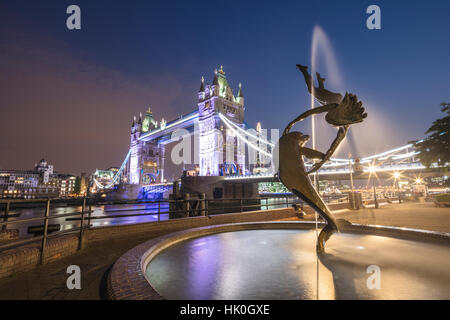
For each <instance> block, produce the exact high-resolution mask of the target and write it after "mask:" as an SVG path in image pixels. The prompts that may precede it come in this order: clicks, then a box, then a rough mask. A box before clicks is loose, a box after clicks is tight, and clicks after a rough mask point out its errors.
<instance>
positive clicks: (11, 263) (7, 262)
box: [0, 235, 78, 279]
mask: <svg viewBox="0 0 450 320" xmlns="http://www.w3.org/2000/svg"><path fill="white" fill-rule="evenodd" d="M77 249H78V237H76V236H73V235H72V236H63V237H59V238H54V239H51V238H50V239H48V241H47V246H46V252H45V258H44V263H49V262H52V261H54V260H56V259H59V258H62V257H65V256H68V255H71V254H73V253H75V252H76V251H77ZM40 256H41V243H40V242H38V243H33V244H31V245H25V246H21V247H18V248H14V249H11V250H7V251H4V252H2V253H1V254H0V279H3V278H7V277H10V276H12V275H14V274H16V273H20V272H24V271H29V270H31V269H33V268H34V267H36V266H37V265H38V264H39V262H40Z"/></svg>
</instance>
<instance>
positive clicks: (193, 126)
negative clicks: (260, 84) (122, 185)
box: [123, 67, 246, 185]
mask: <svg viewBox="0 0 450 320" xmlns="http://www.w3.org/2000/svg"><path fill="white" fill-rule="evenodd" d="M244 110H245V108H244V95H243V92H242V87H241V85H240V84H239V90H238V93H237V95H234V94H233V89H232V88H231V86H230V85H229V83H228V80H227V78H226V75H225V72H224V71H223V68H222V67H221V68H220V69H219V70H216V71H215V72H214V78H213V82H212V84H206V83H205V81H204V78H202V81H201V85H200V89H199V91H198V102H197V106H196V109H195V110H194V111H193V112H191V113H189V114H186V115H183V116H181V117H179V118H178V119H175V120H173V121H170V122H166V121H165V120H164V119H162V120H161V121H160V122H158V121H156V120H155V119H154V118H153V114H152V112H151V110H150V108H149V109H148V110H147V112H146V113H145V115H144V116H143V115H142V114H140V116H139V119H136V117H135V118H134V120H133V122H132V125H131V134H130V152H129V160H128V162H127V167H126V169H125V175H124V179H123V180H124V182H125V181H126V182H127V183H128V184H132V185H148V184H154V183H161V182H165V181H166V178H165V172H164V161H165V146H166V144H168V143H171V142H174V141H176V138H174V137H173V136H172V133H174V132H176V130H178V129H183V130H184V132H189V134H190V135H191V136H192V135H194V139H197V140H195V141H194V148H193V150H194V159H193V160H194V164H198V175H199V176H224V175H233V174H242V173H244V172H245V171H246V160H245V143H244V142H242V140H241V139H239V138H238V137H237V136H236V134H235V130H234V129H230V128H228V127H227V125H226V124H225V123H224V122H223V120H222V118H221V117H226V118H227V119H228V120H227V121H229V122H230V123H231V124H232V125H233V126H238V127H239V128H242V129H245V124H244ZM183 139H184V138H183ZM196 145H198V150H197V149H196V148H195V146H196ZM184 164H185V163H184V160H183V167H184Z"/></svg>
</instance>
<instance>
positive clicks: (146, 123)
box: [94, 67, 433, 190]
mask: <svg viewBox="0 0 450 320" xmlns="http://www.w3.org/2000/svg"><path fill="white" fill-rule="evenodd" d="M197 97H198V101H197V107H196V108H195V110H193V111H192V112H190V113H188V114H185V115H183V116H180V117H179V118H177V119H174V120H172V121H169V122H167V121H166V120H164V119H162V120H161V121H159V122H158V121H156V119H155V118H154V117H153V114H152V111H151V110H150V108H149V109H148V110H147V112H146V113H145V115H142V114H141V115H140V116H139V118H138V119H136V117H135V118H134V120H133V123H132V125H131V133H130V148H129V151H128V153H127V155H126V157H125V160H124V162H123V163H122V165H121V167H120V169H119V171H118V172H117V174H116V175H115V176H114V178H113V179H112V181H111V182H110V183H109V184H107V185H102V184H100V183H99V182H98V181H96V180H94V182H95V185H96V187H97V188H99V189H110V188H112V187H114V186H115V185H116V184H119V183H120V184H121V185H126V186H134V189H136V190H166V189H168V188H169V185H170V184H171V181H167V179H166V173H165V161H166V158H167V156H166V146H167V145H168V144H170V143H172V142H175V141H178V140H179V138H180V135H177V134H174V133H175V132H176V131H177V130H183V134H186V133H187V134H189V135H190V136H194V145H195V144H196V145H197V148H194V151H195V153H196V154H194V163H195V164H196V165H197V172H196V176H199V177H221V176H222V178H221V180H223V181H225V182H227V183H228V184H235V183H244V182H252V183H255V182H266V181H278V178H277V177H276V175H275V171H276V170H274V169H271V168H267V166H266V168H265V170H257V169H258V167H260V163H261V159H263V158H265V161H262V162H267V160H269V162H270V161H271V159H272V153H271V152H272V149H274V142H273V141H268V140H267V139H265V138H263V137H262V135H261V134H260V133H261V130H260V128H257V129H259V131H258V130H253V131H249V130H248V129H251V128H249V126H248V125H246V123H245V121H244V112H245V105H244V102H245V100H244V95H243V91H242V87H241V84H240V83H239V86H238V91H237V94H236V95H235V94H234V92H233V89H232V87H231V86H230V85H229V83H228V80H227V77H226V74H225V72H224V70H223V68H222V67H221V68H220V69H219V70H216V71H215V72H214V77H213V81H212V84H207V83H205V80H204V78H203V77H202V80H201V84H200V89H199V91H198V96H197ZM272 139H273V137H272ZM275 140H276V139H275ZM230 150H231V153H230V152H229V151H230ZM246 150H247V152H246ZM227 151H228V152H227ZM417 153H418V152H416V151H415V148H414V145H413V144H408V145H405V146H402V147H400V148H396V149H393V150H388V151H385V152H382V153H379V154H375V155H370V156H368V157H364V158H361V159H356V160H355V159H339V158H331V159H330V161H328V162H327V163H325V165H324V166H323V167H322V169H321V170H319V172H318V174H319V176H320V178H321V179H327V180H328V179H330V180H332V179H348V176H349V174H350V172H352V173H353V174H354V178H355V179H359V178H360V179H365V178H367V175H369V174H370V173H371V172H374V171H376V172H378V173H379V175H380V177H382V176H384V175H388V174H390V175H392V173H393V172H395V171H402V172H405V174H412V175H415V174H417V173H419V172H422V171H424V170H425V169H426V168H425V167H424V166H423V165H422V164H421V163H420V162H419V161H418V160H417V158H416V156H417ZM251 154H252V156H253V160H255V159H256V166H255V165H254V164H249V162H251V161H249V157H250V155H251ZM224 155H226V156H224ZM374 163H376V165H374ZM252 165H253V167H252ZM305 165H306V166H311V165H313V163H312V162H305ZM425 171H427V172H428V173H429V172H431V171H433V169H431V171H430V170H428V169H427V170H425ZM213 180H214V179H213ZM216 180H217V179H216ZM205 181H206V180H205Z"/></svg>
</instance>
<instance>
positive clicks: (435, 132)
mask: <svg viewBox="0 0 450 320" xmlns="http://www.w3.org/2000/svg"><path fill="white" fill-rule="evenodd" d="M441 111H442V112H444V113H446V114H447V115H446V116H445V117H443V118H440V119H437V120H435V121H434V122H433V124H432V125H431V127H430V128H429V129H428V130H427V132H425V134H426V135H428V136H427V137H426V138H425V139H423V140H421V141H415V142H416V143H417V144H416V149H417V151H419V152H420V153H419V154H418V155H417V157H418V158H419V160H420V162H422V164H423V165H424V166H427V167H430V166H431V164H433V163H437V164H438V165H439V166H445V165H446V164H447V163H450V103H448V102H443V103H441Z"/></svg>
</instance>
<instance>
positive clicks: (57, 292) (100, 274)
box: [0, 203, 450, 299]
mask: <svg viewBox="0 0 450 320" xmlns="http://www.w3.org/2000/svg"><path fill="white" fill-rule="evenodd" d="M335 216H336V217H337V218H344V219H347V220H349V221H351V222H353V223H364V224H380V225H391V226H399V227H409V228H419V229H427V230H434V231H441V232H450V208H435V207H434V206H433V204H431V203H425V204H418V203H402V204H390V205H386V206H382V207H380V208H379V209H364V210H359V211H350V210H345V211H341V212H337V213H335ZM308 218H309V219H311V218H312V217H311V216H310V217H308ZM148 239H149V238H148V236H147V237H145V236H140V237H136V236H134V235H130V236H129V237H125V238H119V239H114V240H110V241H102V242H96V243H93V244H91V245H90V246H88V247H87V248H85V249H84V250H82V251H80V252H78V253H76V254H74V255H72V256H69V257H66V258H63V259H61V260H58V261H56V262H53V263H50V264H47V265H43V266H40V267H38V268H36V269H34V270H33V271H31V272H28V273H24V274H19V275H16V276H14V277H12V278H10V279H5V280H2V281H0V299H102V298H104V296H103V289H104V281H105V275H106V274H107V271H108V269H109V268H110V267H111V266H112V265H113V264H114V262H115V261H116V260H117V259H118V258H119V257H120V256H121V255H122V254H123V253H125V252H126V251H128V250H129V249H131V248H133V247H134V246H136V245H138V244H139V243H142V242H144V241H145V240H148ZM72 264H75V265H78V266H80V268H81V277H82V280H81V287H82V288H81V290H69V289H67V287H66V279H67V277H68V275H67V274H66V268H67V267H68V266H69V265H72Z"/></svg>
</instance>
